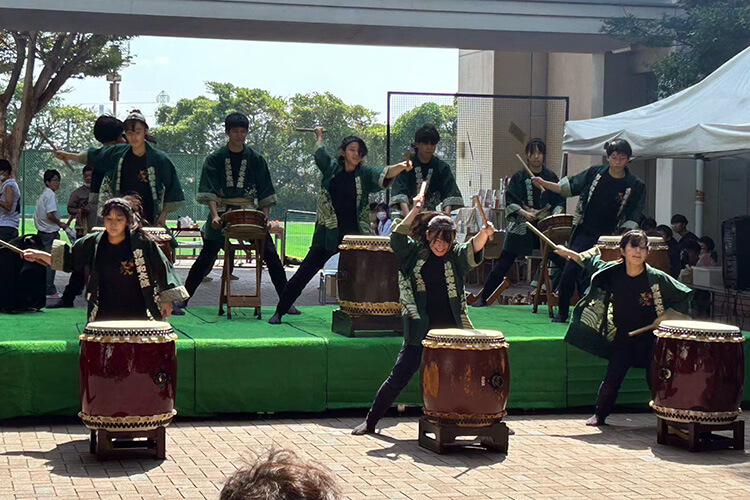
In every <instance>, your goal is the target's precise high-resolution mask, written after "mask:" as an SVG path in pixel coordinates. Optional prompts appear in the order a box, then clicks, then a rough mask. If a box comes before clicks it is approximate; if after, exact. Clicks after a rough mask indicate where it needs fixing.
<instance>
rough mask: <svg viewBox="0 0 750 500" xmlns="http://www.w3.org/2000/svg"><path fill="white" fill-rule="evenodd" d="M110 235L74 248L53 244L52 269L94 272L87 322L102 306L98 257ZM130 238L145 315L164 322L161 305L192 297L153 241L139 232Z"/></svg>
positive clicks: (88, 239) (78, 243) (86, 240)
mask: <svg viewBox="0 0 750 500" xmlns="http://www.w3.org/2000/svg"><path fill="white" fill-rule="evenodd" d="M106 235H107V232H106V231H103V232H96V233H90V234H87V235H86V236H84V237H83V238H80V239H78V240H76V242H75V244H74V245H73V247H72V248H71V247H70V246H69V245H68V244H67V243H64V242H62V241H60V240H55V241H54V242H53V243H52V268H53V269H55V270H57V271H65V272H68V273H69V272H73V271H83V270H84V269H89V272H90V273H91V274H90V276H89V280H88V284H87V285H86V296H87V297H88V302H89V307H88V320H89V321H95V320H96V313H97V310H98V305H99V273H98V271H97V266H96V254H97V251H98V249H99V243H100V242H101V240H102V238H106ZM128 239H129V240H130V248H131V249H132V250H133V262H134V263H135V267H136V272H137V273H138V281H139V282H140V284H141V291H142V292H143V299H144V301H145V302H146V314H147V316H148V317H149V318H150V319H153V320H155V321H161V320H162V316H161V304H162V303H163V302H179V301H182V300H186V299H187V298H188V297H189V295H188V293H187V290H186V289H185V287H184V286H182V282H181V281H180V278H179V277H178V276H177V273H175V271H174V268H173V267H172V264H171V263H170V262H169V261H168V260H167V258H166V257H165V256H164V254H163V253H162V251H161V250H160V249H159V247H157V246H156V243H154V241H153V240H151V239H150V238H149V237H148V236H146V235H144V234H142V233H141V232H139V231H131V232H130V234H129V236H128Z"/></svg>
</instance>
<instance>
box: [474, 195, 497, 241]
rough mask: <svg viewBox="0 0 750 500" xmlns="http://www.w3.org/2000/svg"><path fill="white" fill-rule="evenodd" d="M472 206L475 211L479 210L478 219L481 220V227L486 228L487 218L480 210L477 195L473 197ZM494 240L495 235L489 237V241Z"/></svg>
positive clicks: (482, 210)
mask: <svg viewBox="0 0 750 500" xmlns="http://www.w3.org/2000/svg"><path fill="white" fill-rule="evenodd" d="M474 206H475V207H476V208H477V210H479V217H481V218H482V225H483V226H486V225H487V216H486V215H485V214H484V209H483V208H482V204H481V203H479V196H477V195H474ZM494 239H495V235H494V234H493V235H491V236H490V241H492V240H494Z"/></svg>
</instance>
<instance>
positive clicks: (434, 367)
mask: <svg viewBox="0 0 750 500" xmlns="http://www.w3.org/2000/svg"><path fill="white" fill-rule="evenodd" d="M422 345H423V346H424V352H423V354H422V369H421V375H422V403H423V405H424V414H425V416H426V417H427V419H428V420H430V421H432V422H435V423H443V424H445V423H448V424H457V425H459V426H462V427H484V426H489V425H492V424H494V423H497V422H499V421H500V420H502V418H503V417H504V416H505V415H507V414H508V412H507V411H505V404H506V403H507V401H508V393H509V391H510V366H509V364H508V343H507V342H506V341H505V337H504V336H503V334H502V333H501V332H498V331H493V330H460V329H458V328H446V329H438V330H430V332H429V333H428V334H427V337H426V338H425V339H424V340H423V341H422Z"/></svg>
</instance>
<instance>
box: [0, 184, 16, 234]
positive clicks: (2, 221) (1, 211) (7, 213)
mask: <svg viewBox="0 0 750 500" xmlns="http://www.w3.org/2000/svg"><path fill="white" fill-rule="evenodd" d="M8 186H10V187H11V188H12V189H13V205H11V208H10V210H5V208H3V207H0V226H2V227H12V228H15V229H18V223H19V222H20V220H21V212H20V211H19V210H18V202H19V201H20V200H21V191H20V190H19V189H18V183H16V180H15V179H12V178H11V179H6V180H5V182H3V183H2V185H0V200H2V201H8V200H6V199H5V189H6V188H7V187H8Z"/></svg>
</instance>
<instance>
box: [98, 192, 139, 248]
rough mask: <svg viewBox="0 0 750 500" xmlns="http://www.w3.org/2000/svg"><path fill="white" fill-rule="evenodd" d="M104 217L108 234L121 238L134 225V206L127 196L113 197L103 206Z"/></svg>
mask: <svg viewBox="0 0 750 500" xmlns="http://www.w3.org/2000/svg"><path fill="white" fill-rule="evenodd" d="M102 217H103V218H104V229H105V230H106V231H107V236H109V238H110V240H112V239H114V240H119V239H121V238H123V237H124V235H125V231H126V230H128V229H130V228H131V227H132V226H133V207H132V206H131V205H130V202H128V200H126V199H125V198H111V199H109V200H107V202H106V203H105V204H104V207H103V208H102Z"/></svg>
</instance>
